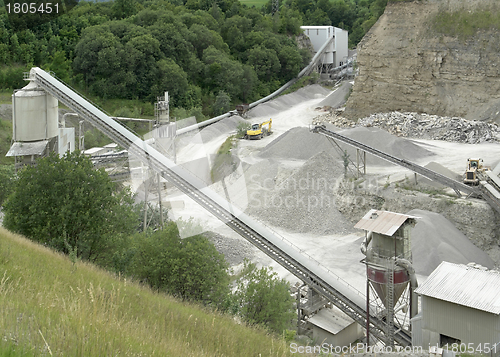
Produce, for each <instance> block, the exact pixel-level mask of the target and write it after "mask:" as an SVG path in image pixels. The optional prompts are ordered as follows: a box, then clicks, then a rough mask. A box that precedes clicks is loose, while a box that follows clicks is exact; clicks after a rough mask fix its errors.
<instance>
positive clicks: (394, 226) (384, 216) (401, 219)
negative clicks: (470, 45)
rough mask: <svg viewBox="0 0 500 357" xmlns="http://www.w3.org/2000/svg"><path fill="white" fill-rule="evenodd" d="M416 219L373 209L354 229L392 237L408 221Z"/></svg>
mask: <svg viewBox="0 0 500 357" xmlns="http://www.w3.org/2000/svg"><path fill="white" fill-rule="evenodd" d="M375 214H376V215H375ZM416 218H417V217H413V216H408V215H406V214H401V213H394V212H387V211H379V210H375V209H371V210H370V211H368V213H367V214H365V216H364V217H363V218H361V220H360V221H359V222H358V223H356V225H355V226H354V228H359V229H364V230H365V231H372V232H376V233H380V234H385V235H388V236H392V235H393V234H394V233H396V231H397V230H398V229H399V227H401V226H402V225H403V223H405V222H406V221H407V220H408V219H412V220H414V219H416Z"/></svg>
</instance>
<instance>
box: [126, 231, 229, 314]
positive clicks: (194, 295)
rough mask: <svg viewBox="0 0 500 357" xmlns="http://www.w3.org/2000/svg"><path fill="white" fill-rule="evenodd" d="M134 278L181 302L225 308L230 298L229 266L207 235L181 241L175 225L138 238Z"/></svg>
mask: <svg viewBox="0 0 500 357" xmlns="http://www.w3.org/2000/svg"><path fill="white" fill-rule="evenodd" d="M135 242H136V247H135V248H134V250H135V254H134V258H133V259H132V267H131V269H130V272H131V273H132V275H133V276H135V277H136V278H138V279H140V280H141V281H143V282H146V283H147V284H149V285H150V286H151V287H152V288H154V289H157V290H159V291H164V292H167V293H169V294H172V295H174V296H177V297H179V298H181V299H186V300H194V301H200V302H203V303H204V304H206V305H212V306H216V307H222V306H224V304H225V301H226V299H227V298H228V296H229V274H228V265H227V262H226V261H225V259H224V256H223V255H222V254H220V253H219V252H217V250H216V249H215V246H214V245H213V244H212V243H211V242H210V241H209V240H208V239H207V238H205V237H204V236H201V235H196V236H192V237H188V238H184V239H181V238H180V235H179V230H178V229H177V225H176V224H175V223H174V222H169V223H168V224H167V225H165V227H164V228H163V230H160V231H157V232H155V233H153V234H151V235H140V236H139V237H138V238H137V239H135Z"/></svg>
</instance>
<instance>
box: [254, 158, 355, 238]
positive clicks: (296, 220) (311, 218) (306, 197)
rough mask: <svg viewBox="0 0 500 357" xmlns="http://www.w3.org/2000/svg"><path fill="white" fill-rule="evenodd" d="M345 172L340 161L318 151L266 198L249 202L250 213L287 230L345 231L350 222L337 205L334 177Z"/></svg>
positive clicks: (340, 232) (338, 232) (314, 231)
mask: <svg viewBox="0 0 500 357" xmlns="http://www.w3.org/2000/svg"><path fill="white" fill-rule="evenodd" d="M343 174H344V168H343V165H342V163H340V162H339V161H338V160H337V159H335V158H334V157H332V156H331V155H330V154H329V153H326V152H321V153H319V154H317V155H316V156H314V157H312V158H311V159H310V160H308V161H307V162H306V163H305V164H304V165H303V166H302V167H301V168H300V169H298V170H297V171H295V172H294V173H293V174H292V175H291V176H290V177H289V178H288V179H287V180H283V181H282V182H281V183H280V184H279V185H277V186H276V189H275V190H274V191H273V192H272V193H271V194H270V195H268V196H266V197H267V199H264V198H262V199H255V200H253V201H252V202H251V205H250V213H251V214H254V215H256V216H257V217H259V218H260V219H262V220H263V221H266V222H269V223H270V224H272V225H275V226H279V227H281V228H284V229H286V230H289V231H293V232H299V233H312V234H322V235H325V234H326V235H327V234H348V233H350V232H352V231H353V229H352V224H350V223H349V222H348V220H346V219H345V217H344V216H343V215H342V214H341V213H340V212H339V210H338V209H337V207H336V198H335V190H336V186H337V179H338V178H340V177H342V175H343Z"/></svg>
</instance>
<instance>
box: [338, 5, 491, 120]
mask: <svg viewBox="0 0 500 357" xmlns="http://www.w3.org/2000/svg"><path fill="white" fill-rule="evenodd" d="M499 9H500V7H499V4H498V1H497V0H422V1H412V2H397V3H389V4H388V5H387V7H386V10H385V12H384V14H383V15H382V16H381V17H380V18H379V20H378V21H377V23H376V24H375V25H374V26H373V27H372V29H371V30H370V31H369V32H368V33H367V34H366V36H365V37H364V38H363V40H362V41H361V42H360V44H359V45H358V66H359V75H358V77H357V78H356V81H355V84H354V86H353V92H352V94H351V96H350V97H349V100H348V102H347V105H346V111H345V116H346V117H348V118H350V119H357V118H361V117H365V116H368V115H370V114H372V113H380V112H391V111H411V112H420V113H428V114H436V115H440V116H460V117H463V118H466V119H470V120H473V119H474V120H487V121H496V122H497V123H500V56H499V53H500V30H499V29H498V26H497V25H496V24H497V23H498V21H500V17H499V11H500V10H499ZM495 18H496V19H497V20H495ZM460 21H462V22H463V23H462V24H461V23H460ZM474 21H477V22H478V24H479V29H478V30H474V29H475V28H477V27H478V26H476V25H475V23H472V22H474ZM488 21H490V22H491V23H492V25H491V26H484V24H485V23H486V22H488ZM495 21H497V23H495ZM468 31H469V32H468ZM471 31H472V32H471Z"/></svg>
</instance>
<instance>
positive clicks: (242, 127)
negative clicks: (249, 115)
mask: <svg viewBox="0 0 500 357" xmlns="http://www.w3.org/2000/svg"><path fill="white" fill-rule="evenodd" d="M251 127H252V126H251V125H250V123H246V122H241V123H239V124H238V126H237V127H236V136H237V137H238V138H243V137H245V135H246V134H247V130H249V129H250V128H251Z"/></svg>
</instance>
